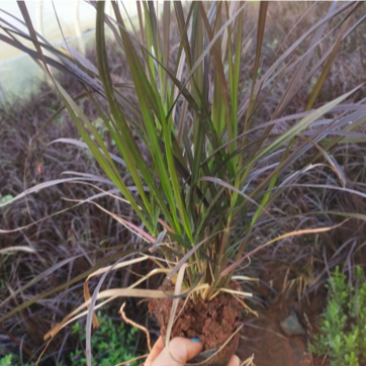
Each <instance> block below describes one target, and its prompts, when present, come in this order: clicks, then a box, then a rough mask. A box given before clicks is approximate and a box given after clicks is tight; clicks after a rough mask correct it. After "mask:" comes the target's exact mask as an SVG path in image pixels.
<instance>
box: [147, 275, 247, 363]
mask: <svg viewBox="0 0 366 366" xmlns="http://www.w3.org/2000/svg"><path fill="white" fill-rule="evenodd" d="M237 286H238V285H237V284H235V283H232V285H231V287H232V288H235V289H237ZM160 289H162V290H165V291H173V290H174V285H173V284H172V283H171V282H168V281H165V282H164V283H163V285H162V286H161V288H160ZM183 306H184V308H183ZM171 307H172V300H171V299H153V300H151V301H150V303H149V311H150V313H151V314H152V315H154V316H155V318H156V319H157V320H158V322H159V324H160V333H161V336H162V337H163V338H164V337H165V335H166V329H167V324H168V321H169V317H170V310H171ZM182 308H183V310H182ZM242 310H243V308H242V305H241V304H240V303H239V301H237V300H236V299H235V298H234V297H233V296H232V295H230V294H220V295H219V296H216V297H215V298H214V299H213V300H212V301H210V302H205V301H203V299H202V298H201V297H199V298H197V299H195V300H194V301H192V299H189V300H188V301H187V303H186V304H185V305H184V300H179V305H178V308H177V313H176V314H177V315H179V317H178V318H177V320H176V321H175V324H174V326H173V329H172V338H174V337H184V338H199V339H200V340H201V342H202V345H203V352H202V353H201V354H200V355H198V356H197V357H196V358H195V359H194V360H191V363H198V362H202V361H204V360H206V359H207V358H209V357H210V356H211V355H212V354H213V353H215V352H216V351H217V350H218V349H219V348H220V346H222V345H223V344H224V343H225V342H226V341H227V340H228V339H229V338H230V336H231V335H232V334H233V333H234V332H235V329H236V327H237V322H238V321H239V320H241V317H242ZM238 343H239V334H236V335H235V336H234V337H233V338H232V339H231V341H230V342H229V343H228V344H227V345H226V346H225V347H224V348H223V349H222V350H221V351H220V352H219V353H218V354H217V355H216V356H214V357H213V358H211V359H210V360H209V361H208V362H207V363H205V364H204V365H206V366H223V365H225V366H226V365H227V363H228V362H229V360H230V357H231V356H232V355H233V354H234V353H235V351H236V349H237V347H238Z"/></svg>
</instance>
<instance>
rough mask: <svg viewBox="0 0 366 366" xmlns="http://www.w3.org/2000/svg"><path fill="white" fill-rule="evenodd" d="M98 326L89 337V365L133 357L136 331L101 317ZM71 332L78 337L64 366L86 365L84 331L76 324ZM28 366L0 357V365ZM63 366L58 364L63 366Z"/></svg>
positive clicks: (109, 365)
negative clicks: (90, 362) (91, 359)
mask: <svg viewBox="0 0 366 366" xmlns="http://www.w3.org/2000/svg"><path fill="white" fill-rule="evenodd" d="M98 317H99V322H100V327H99V328H98V329H96V330H95V332H94V333H93V334H92V338H91V350H92V355H93V365H95V366H114V365H117V364H119V363H121V362H125V361H128V360H131V359H133V358H135V357H137V355H136V353H135V349H134V348H135V343H136V336H137V332H138V329H137V328H130V329H128V328H127V327H126V325H125V323H123V322H120V323H116V322H114V321H112V320H111V319H109V318H104V317H101V316H100V314H98ZM72 333H73V334H74V335H75V336H76V335H78V336H79V340H80V341H79V342H77V343H76V348H75V350H74V351H73V352H71V353H70V355H69V359H70V361H69V362H68V363H66V364H67V365H68V366H84V365H86V357H85V354H84V349H85V347H83V345H84V344H85V338H86V335H85V330H84V327H82V326H81V324H80V323H76V324H74V325H73V328H72ZM10 365H11V366H31V365H33V363H21V361H20V358H19V356H17V355H15V354H7V355H5V356H4V357H3V358H0V366H10ZM63 365H64V364H58V366H63ZM137 365H138V363H137V362H131V363H130V364H129V366H137Z"/></svg>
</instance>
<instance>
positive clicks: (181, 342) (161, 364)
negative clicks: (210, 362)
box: [145, 337, 240, 366]
mask: <svg viewBox="0 0 366 366" xmlns="http://www.w3.org/2000/svg"><path fill="white" fill-rule="evenodd" d="M169 349H170V353H169V350H168V348H166V347H164V342H163V339H162V338H161V337H160V338H159V339H158V340H157V342H156V343H155V344H154V347H153V349H152V350H151V353H150V354H149V357H148V358H147V359H146V361H145V366H181V365H182V364H185V363H186V362H187V361H189V360H190V359H192V358H193V357H194V356H197V355H198V354H199V353H200V352H201V351H202V344H201V343H200V342H195V341H192V340H190V339H187V338H174V339H172V340H171V342H170V343H169ZM170 354H171V355H172V356H173V358H172V357H171V356H170ZM175 360H176V361H175ZM177 361H179V362H177ZM227 366H240V360H239V358H238V356H232V357H231V359H230V362H229V363H228V365H227Z"/></svg>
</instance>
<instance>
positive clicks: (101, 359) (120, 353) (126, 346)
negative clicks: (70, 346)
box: [70, 314, 138, 366]
mask: <svg viewBox="0 0 366 366" xmlns="http://www.w3.org/2000/svg"><path fill="white" fill-rule="evenodd" d="M98 318H99V321H100V323H99V324H100V327H99V328H98V329H96V330H95V332H94V334H92V338H91V350H92V355H93V365H98V366H110V365H113V366H114V365H117V364H119V363H121V362H125V361H128V360H131V359H133V358H135V357H137V355H136V354H135V350H134V348H135V343H136V342H135V341H136V336H137V332H138V329H137V328H131V329H128V328H127V327H126V325H125V323H123V322H120V323H116V322H114V321H112V319H109V318H103V317H101V316H100V314H98ZM72 333H73V334H79V335H80V340H81V341H82V343H84V341H85V338H86V335H85V329H84V327H82V326H81V325H80V323H76V324H74V326H73V328H72ZM80 346H81V345H79V346H78V347H77V348H76V350H75V352H71V353H70V365H72V366H84V365H86V357H85V354H84V350H83V348H82V347H80ZM130 366H137V362H131V363H130Z"/></svg>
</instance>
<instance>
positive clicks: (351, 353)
mask: <svg viewBox="0 0 366 366" xmlns="http://www.w3.org/2000/svg"><path fill="white" fill-rule="evenodd" d="M356 279H357V283H358V286H354V285H349V284H347V280H346V276H345V275H344V274H343V273H340V272H339V268H338V267H337V268H336V270H335V272H334V273H333V274H332V277H331V278H330V279H329V282H328V287H329V298H328V304H327V307H326V309H325V311H324V313H323V314H322V316H321V322H320V329H321V331H322V333H321V334H316V335H315V337H314V341H313V343H312V344H311V346H310V350H311V352H313V353H314V354H315V355H318V356H324V355H328V356H329V358H330V364H331V366H358V365H360V363H361V362H365V361H366V306H365V305H366V283H365V281H364V279H363V270H362V268H361V267H357V269H356Z"/></svg>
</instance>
